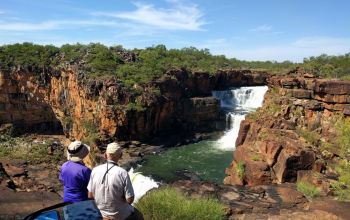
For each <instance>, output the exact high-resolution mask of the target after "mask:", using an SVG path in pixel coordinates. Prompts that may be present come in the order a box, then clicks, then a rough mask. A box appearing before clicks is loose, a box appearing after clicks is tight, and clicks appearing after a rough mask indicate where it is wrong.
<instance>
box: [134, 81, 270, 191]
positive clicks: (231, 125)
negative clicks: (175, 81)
mask: <svg viewBox="0 0 350 220" xmlns="http://www.w3.org/2000/svg"><path fill="white" fill-rule="evenodd" d="M267 89H268V88H267V86H256V87H240V88H232V89H231V90H225V91H214V92H213V96H214V97H216V98H218V99H219V100H220V102H221V108H222V109H223V110H224V111H225V112H226V119H227V130H226V132H225V134H224V135H223V136H222V137H221V138H220V139H218V140H205V141H201V142H198V143H195V144H189V145H186V146H183V147H177V148H172V149H169V150H166V151H164V152H162V153H161V154H156V155H149V156H147V158H146V162H145V163H144V164H142V166H141V167H139V168H138V169H137V171H138V172H142V173H143V174H144V175H147V176H152V177H153V178H154V179H156V180H160V181H165V182H171V181H174V180H176V179H178V178H179V177H178V175H179V173H180V175H181V174H183V173H185V174H188V173H194V174H196V175H197V176H198V177H200V178H201V179H203V180H207V181H213V182H216V183H218V184H221V183H222V181H223V179H224V177H225V173H224V171H225V169H226V168H227V167H228V166H229V164H230V163H231V162H232V150H234V147H235V142H236V139H237V136H238V132H239V127H240V123H241V121H242V120H243V119H244V117H245V115H246V114H248V113H249V112H252V111H254V110H256V108H258V107H260V106H261V105H262V102H263V99H264V95H265V93H266V91H267Z"/></svg>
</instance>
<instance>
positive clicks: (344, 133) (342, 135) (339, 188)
mask: <svg viewBox="0 0 350 220" xmlns="http://www.w3.org/2000/svg"><path fill="white" fill-rule="evenodd" d="M336 121H337V122H336V124H335V127H336V131H337V136H336V141H335V144H336V145H337V150H338V154H339V156H340V160H339V163H338V164H337V165H336V167H335V169H336V171H337V172H338V174H339V180H338V182H336V183H334V184H332V187H333V189H334V191H335V194H336V195H337V196H338V198H339V199H341V200H350V172H349V170H350V160H349V158H350V136H349V132H350V118H345V117H343V116H337V117H336Z"/></svg>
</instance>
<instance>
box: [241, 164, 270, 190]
mask: <svg viewBox="0 0 350 220" xmlns="http://www.w3.org/2000/svg"><path fill="white" fill-rule="evenodd" d="M244 165H245V166H244V182H245V183H246V184H247V185H248V186H256V185H265V184H270V183H271V172H270V167H269V165H268V164H267V163H265V162H262V161H246V162H245V164H244Z"/></svg>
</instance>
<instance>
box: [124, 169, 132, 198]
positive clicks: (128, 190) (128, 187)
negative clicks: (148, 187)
mask: <svg viewBox="0 0 350 220" xmlns="http://www.w3.org/2000/svg"><path fill="white" fill-rule="evenodd" d="M124 192H125V200H126V202H127V203H129V204H132V203H133V202H134V199H135V195H134V188H133V187H132V184H131V180H130V177H129V174H128V173H126V178H125V186H124Z"/></svg>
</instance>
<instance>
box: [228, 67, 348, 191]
mask: <svg viewBox="0 0 350 220" xmlns="http://www.w3.org/2000/svg"><path fill="white" fill-rule="evenodd" d="M268 85H269V90H268V92H267V94H266V95H265V101H264V104H263V107H262V108H260V109H258V110H257V112H255V113H252V114H250V115H248V117H247V119H245V120H244V121H243V122H242V123H241V127H240V132H239V137H238V138H237V141H236V150H235V151H234V153H233V157H234V160H233V162H232V164H231V166H230V167H229V168H227V169H226V174H227V175H228V176H227V177H226V178H225V180H224V183H225V184H238V185H251V186H252V185H264V184H271V183H283V182H296V181H297V180H298V181H299V180H300V181H308V182H312V183H313V184H315V185H316V186H318V187H319V188H320V190H321V191H323V192H324V193H325V194H327V193H329V192H330V189H329V186H330V184H331V183H332V182H333V181H334V179H336V178H337V177H336V174H335V172H334V170H333V168H331V167H332V166H327V165H330V164H332V163H333V162H334V161H335V160H337V158H338V156H339V153H338V152H337V151H338V150H339V149H338V150H337V143H336V141H335V139H336V137H337V135H338V134H337V131H336V128H335V127H336V126H335V124H336V123H337V121H338V120H340V118H341V117H344V116H347V115H349V113H350V112H349V106H350V100H349V97H350V82H349V81H339V80H325V79H317V78H314V77H313V76H312V75H310V74H304V73H297V72H296V73H293V74H290V75H288V76H283V77H282V76H272V77H270V78H269V80H268ZM327 146H328V147H327ZM329 146H333V147H332V148H329ZM338 148H339V147H338Z"/></svg>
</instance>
